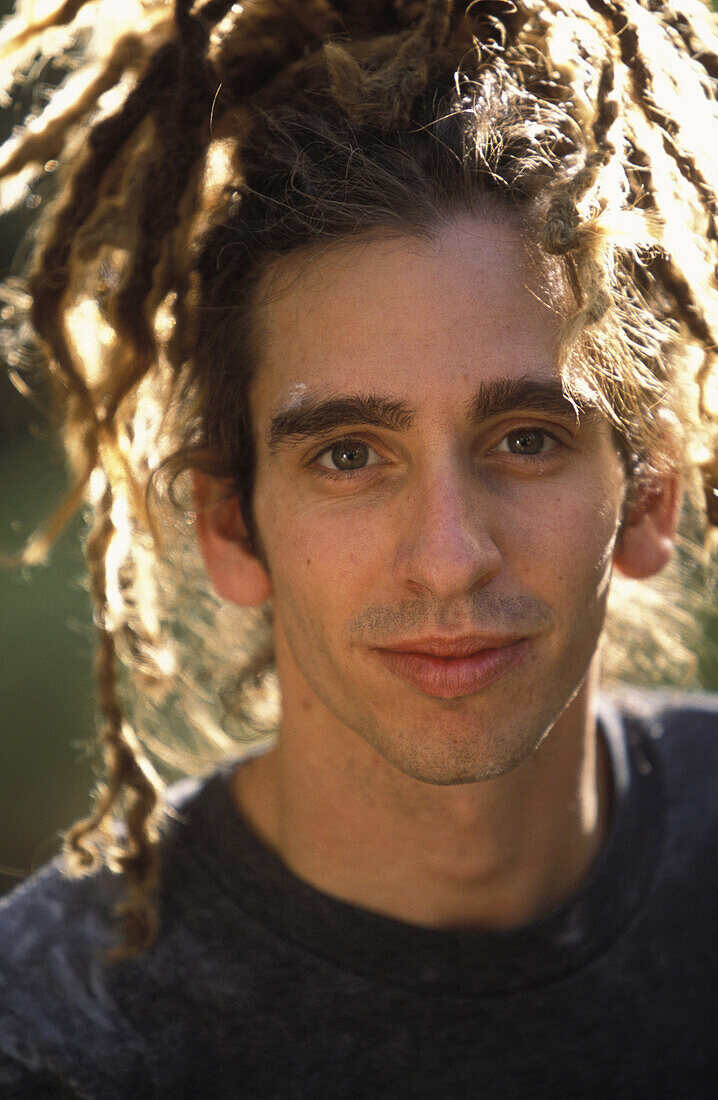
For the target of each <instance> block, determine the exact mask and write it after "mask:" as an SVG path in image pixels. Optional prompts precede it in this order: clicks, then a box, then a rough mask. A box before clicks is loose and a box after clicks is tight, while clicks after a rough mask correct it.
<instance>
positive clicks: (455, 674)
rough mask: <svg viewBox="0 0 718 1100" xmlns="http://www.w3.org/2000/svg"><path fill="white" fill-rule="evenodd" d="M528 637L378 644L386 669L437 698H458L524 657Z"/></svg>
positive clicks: (497, 677) (377, 651)
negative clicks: (386, 645)
mask: <svg viewBox="0 0 718 1100" xmlns="http://www.w3.org/2000/svg"><path fill="white" fill-rule="evenodd" d="M530 646H531V638H526V637H516V636H512V637H507V636H505V635H503V636H502V635H495V636H488V635H482V636H480V637H479V636H473V637H462V638H422V639H416V640H414V641H406V642H396V643H394V644H393V645H392V646H391V647H377V648H375V649H374V650H373V652H374V653H375V654H376V655H377V657H378V658H379V660H380V661H381V663H382V664H383V665H384V667H385V668H387V669H388V671H389V672H391V673H393V674H394V675H395V676H398V677H399V679H400V680H403V681H404V682H405V683H407V684H409V685H410V686H411V687H413V688H416V689H417V690H418V691H420V692H422V693H423V694H424V695H432V696H434V697H435V698H437V699H458V698H461V697H462V696H466V695H473V694H474V693H476V692H478V691H482V690H483V689H484V688H487V687H489V686H490V685H491V684H495V683H496V682H497V681H498V680H500V679H502V677H503V676H505V675H507V673H509V672H510V671H512V669H514V668H516V666H517V665H518V664H520V663H521V661H522V660H523V659H524V657H525V656H526V654H527V653H528V651H529V648H530Z"/></svg>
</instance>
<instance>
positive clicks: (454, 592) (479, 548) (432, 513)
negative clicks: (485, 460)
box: [396, 470, 501, 600]
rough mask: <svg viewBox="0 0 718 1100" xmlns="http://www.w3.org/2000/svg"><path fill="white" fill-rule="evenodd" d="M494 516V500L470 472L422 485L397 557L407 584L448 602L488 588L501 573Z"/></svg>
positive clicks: (448, 474)
mask: <svg viewBox="0 0 718 1100" xmlns="http://www.w3.org/2000/svg"><path fill="white" fill-rule="evenodd" d="M489 515H490V506H489V502H488V500H487V499H486V498H485V496H484V494H483V493H482V492H481V489H480V487H479V486H478V484H477V483H476V481H475V480H473V479H472V478H471V477H470V476H469V474H468V473H467V472H465V471H462V470H452V471H443V472H442V473H441V474H438V475H435V476H434V477H433V478H431V479H426V480H424V481H422V482H421V483H420V484H419V483H417V485H416V487H415V494H413V495H412V500H411V507H410V508H408V509H407V515H406V516H405V521H404V531H403V537H402V538H401V540H400V544H399V546H398V551H397V557H396V566H397V571H398V574H399V578H400V580H401V583H402V584H403V585H404V586H405V587H408V588H410V589H411V590H412V591H415V592H424V593H427V592H428V593H430V594H431V595H433V596H434V597H436V598H437V599H442V600H449V599H452V598H457V597H460V596H465V595H466V594H467V593H469V592H471V591H472V589H474V588H476V587H480V586H482V585H484V584H487V583H488V582H489V581H490V580H492V579H493V577H495V576H496V575H497V574H498V573H499V571H500V569H501V554H500V552H499V549H498V547H497V545H496V543H495V542H494V539H493V537H492V534H491V530H490V522H489Z"/></svg>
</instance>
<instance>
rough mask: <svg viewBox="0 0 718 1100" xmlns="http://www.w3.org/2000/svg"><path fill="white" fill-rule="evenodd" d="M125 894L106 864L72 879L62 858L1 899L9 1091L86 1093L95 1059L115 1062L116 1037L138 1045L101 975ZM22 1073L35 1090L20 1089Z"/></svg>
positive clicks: (1, 1013) (0, 1004) (1, 1053)
mask: <svg viewBox="0 0 718 1100" xmlns="http://www.w3.org/2000/svg"><path fill="white" fill-rule="evenodd" d="M121 893H122V884H121V881H120V880H119V879H118V877H117V876H115V875H112V874H110V873H109V872H108V871H106V870H101V871H99V872H97V873H96V874H93V875H90V876H88V877H87V878H81V879H76V878H70V877H68V876H67V875H65V874H64V873H63V870H62V865H61V863H60V862H59V861H56V862H55V863H53V864H51V865H49V866H48V867H47V868H45V869H44V870H43V871H41V872H40V873H39V874H37V875H35V876H33V878H32V879H30V880H28V882H26V883H25V884H23V885H22V886H21V887H19V888H18V889H17V890H15V891H13V893H12V894H10V896H9V897H7V898H5V899H3V901H2V902H1V903H0V1086H2V1089H3V1090H4V1091H2V1095H3V1096H4V1095H6V1094H7V1095H13V1092H12V1089H17V1090H19V1091H18V1092H17V1095H29V1094H31V1095H38V1096H42V1095H45V1093H43V1091H42V1088H45V1087H47V1089H48V1092H47V1093H46V1094H47V1095H53V1096H55V1095H57V1096H62V1095H65V1094H67V1095H73V1090H76V1091H78V1092H84V1091H85V1088H86V1087H87V1086H88V1085H89V1086H90V1087H94V1086H95V1085H97V1084H99V1081H100V1078H99V1077H98V1078H97V1079H96V1080H93V1070H92V1062H93V1061H96V1062H97V1063H98V1064H102V1063H103V1062H104V1061H105V1060H106V1059H107V1058H108V1056H109V1057H110V1059H111V1051H112V1050H113V1048H115V1047H116V1045H119V1043H121V1044H122V1046H123V1048H124V1049H125V1050H128V1049H129V1050H130V1051H131V1050H132V1048H133V1045H136V1043H134V1044H133V1041H132V1036H131V1035H128V1033H127V1027H126V1025H125V1024H124V1021H123V1018H122V1015H121V1014H120V1013H118V1012H117V1010H116V1007H115V1005H114V1003H113V1000H112V997H111V995H110V993H109V988H108V983H107V981H106V976H105V971H106V967H107V962H106V952H107V951H108V949H109V948H111V947H112V946H113V944H114V943H116V941H117V932H116V921H115V918H114V912H115V908H116V906H117V904H118V902H119V900H120V898H121ZM128 1042H129V1047H128V1045H127V1044H128ZM79 1067H84V1069H80V1068H79ZM76 1069H77V1073H76ZM83 1073H84V1074H85V1075H87V1074H88V1073H89V1078H88V1077H87V1076H85V1078H84V1079H83ZM25 1078H27V1080H28V1081H29V1080H32V1082H33V1084H32V1092H31V1093H28V1092H27V1091H26V1092H23V1091H22V1090H23V1089H24V1088H25V1087H26V1085H25V1084H24V1081H25ZM27 1087H28V1088H29V1085H28V1086H27ZM63 1089H64V1090H66V1093H65V1092H63Z"/></svg>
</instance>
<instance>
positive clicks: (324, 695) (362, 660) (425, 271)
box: [252, 217, 624, 783]
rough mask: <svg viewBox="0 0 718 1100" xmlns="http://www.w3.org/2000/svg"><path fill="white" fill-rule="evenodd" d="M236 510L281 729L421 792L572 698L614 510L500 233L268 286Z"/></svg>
mask: <svg viewBox="0 0 718 1100" xmlns="http://www.w3.org/2000/svg"><path fill="white" fill-rule="evenodd" d="M267 289H269V291H270V293H269V294H268V296H267V300H266V305H265V307H264V308H263V311H262V314H261V319H260V324H259V337H260V347H261V364H260V369H259V372H258V377H257V380H256V383H255V386H254V389H253V392H252V410H253V418H254V424H255V433H256V443H257V452H258V466H257V478H256V486H255V493H254V509H255V517H256V523H257V529H258V532H259V535H260V538H261V541H262V546H263V550H264V553H265V556H266V563H267V567H268V571H269V574H270V577H271V583H272V589H273V595H274V614H275V624H276V649H277V664H278V673H279V677H280V682H281V685H282V691H283V700H284V725H285V726H286V725H288V724H290V723H297V722H302V721H306V720H307V715H308V714H311V721H312V722H313V723H320V724H321V725H323V726H324V727H326V737H327V740H328V742H329V743H331V739H332V737H336V738H337V744H339V743H340V741H342V742H343V743H346V738H347V736H348V737H349V738H350V739H351V738H352V737H355V735H357V734H358V735H359V736H360V737H362V738H364V739H365V740H366V741H367V742H369V743H370V745H372V746H373V747H374V749H376V750H377V751H378V752H379V753H380V754H381V755H382V756H383V757H384V758H385V759H387V760H389V761H390V762H391V763H392V764H394V765H395V766H396V767H398V768H400V769H401V770H402V771H403V772H405V773H406V774H408V775H411V776H414V777H415V778H418V779H421V780H424V781H427V782H433V783H457V782H468V781H473V780H477V779H481V778H487V777H490V776H495V775H500V774H503V773H505V772H507V771H508V770H510V769H511V768H512V767H515V766H516V765H518V764H520V763H521V762H522V761H523V760H525V759H526V758H527V757H529V756H530V754H531V753H532V752H533V750H534V749H535V748H536V747H537V745H538V744H539V743H540V741H541V740H542V738H543V736H544V734H545V733H546V732H547V730H548V729H549V728H550V727H551V726H552V725H553V724H554V722H555V721H556V719H557V718H558V717H559V715H560V714H561V712H562V711H563V709H564V708H565V706H566V704H567V703H568V702H569V701H570V699H571V698H572V697H573V695H574V694H575V692H576V690H577V689H578V687H579V686H580V684H581V683H582V681H583V679H584V677H585V674H586V671H587V669H588V666H589V664H590V662H591V659H592V657H593V654H594V651H595V647H596V644H597V641H598V637H599V634H600V631H601V626H602V623H603V617H604V605H605V599H606V595H607V588H608V583H609V577H610V571H611V564H612V558H613V552H614V546H615V540H616V536H617V531H618V526H619V516H620V511H621V504H622V500H623V495H624V477H623V472H622V465H621V461H620V457H619V455H618V453H617V451H616V447H615V445H614V443H613V441H612V436H611V432H610V429H609V427H608V426H607V424H606V423H605V422H604V421H603V420H602V419H601V418H600V417H599V415H598V414H597V413H592V412H590V411H589V412H586V413H585V414H583V415H582V416H581V417H580V418H578V416H577V413H576V411H575V409H574V408H573V407H572V406H571V405H570V404H569V403H568V402H567V401H566V400H565V399H564V398H563V397H562V394H561V386H560V382H559V373H558V368H557V364H556V353H555V344H556V336H557V329H558V323H559V321H558V317H557V315H556V313H555V311H552V309H551V308H549V306H548V305H546V304H545V302H546V299H547V298H548V297H549V295H548V293H547V291H546V288H542V287H541V286H537V285H536V278H535V275H533V274H532V270H531V266H530V265H529V264H528V263H527V260H526V257H525V255H524V250H523V248H522V243H521V235H520V232H519V230H518V228H516V227H515V226H514V225H513V224H512V223H511V222H510V221H508V220H507V221H503V220H497V219H491V220H483V219H482V220H477V219H472V218H469V217H466V218H463V219H458V220H457V221H456V222H454V223H452V224H451V225H450V226H449V227H448V228H447V229H446V230H445V231H444V232H442V233H441V235H440V236H439V237H438V238H437V240H436V241H435V242H433V243H430V242H425V241H423V242H422V241H418V240H415V239H412V238H408V237H407V238H402V239H392V240H382V241H379V242H376V241H374V242H364V243H361V242H359V243H353V244H351V245H348V246H343V247H341V248H337V247H335V248H330V249H328V250H327V251H326V252H325V253H324V254H322V255H321V256H319V257H318V258H315V259H313V260H312V261H311V263H309V264H307V265H305V266H303V267H300V266H299V265H297V266H296V267H291V266H289V265H287V266H286V267H285V268H284V269H283V270H282V271H280V272H279V275H278V276H277V277H276V278H275V279H274V280H273V281H272V283H271V284H270V285H269V286H268V288H267Z"/></svg>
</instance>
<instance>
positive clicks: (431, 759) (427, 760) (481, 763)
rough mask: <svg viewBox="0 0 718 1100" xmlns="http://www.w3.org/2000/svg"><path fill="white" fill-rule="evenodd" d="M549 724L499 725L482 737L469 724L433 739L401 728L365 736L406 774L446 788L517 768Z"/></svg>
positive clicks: (475, 781)
mask: <svg viewBox="0 0 718 1100" xmlns="http://www.w3.org/2000/svg"><path fill="white" fill-rule="evenodd" d="M550 728H551V725H550V724H549V725H547V726H543V725H542V726H540V727H539V729H538V731H536V730H534V731H527V730H526V727H525V726H523V725H521V727H520V728H519V729H512V730H503V731H502V730H500V729H497V728H496V727H494V728H493V729H492V731H491V734H490V736H486V735H485V734H483V733H482V732H480V731H479V730H478V729H477V728H476V727H474V728H473V729H472V730H471V731H470V732H466V733H463V734H462V733H460V732H458V731H454V732H452V731H450V730H446V729H444V730H442V731H440V732H439V733H437V734H436V735H435V736H434V737H433V738H431V739H429V738H427V735H426V732H425V730H424V731H422V732H421V733H419V732H416V731H406V732H403V733H402V734H401V735H400V736H397V737H394V738H391V739H389V738H387V737H386V736H384V737H376V736H374V737H367V738H366V739H367V740H368V741H369V742H370V743H371V744H372V745H373V747H374V749H375V750H376V751H377V752H378V753H379V754H380V755H381V756H382V757H383V758H384V759H385V760H386V761H388V763H389V764H391V765H392V766H393V767H395V768H396V769H397V770H398V771H400V772H402V773H403V774H404V775H406V776H408V777H409V778H411V779H416V780H417V781H419V782H420V783H429V784H432V785H434V786H441V787H449V786H457V785H459V784H466V783H482V782H484V781H486V780H488V779H498V778H499V777H500V776H502V775H507V774H508V773H509V772H511V771H514V770H515V769H516V768H518V767H520V766H521V765H522V764H523V763H524V762H525V761H526V760H528V759H529V758H530V757H531V756H532V755H533V753H534V752H535V751H536V750H537V749H538V747H539V745H540V744H541V742H542V741H543V739H544V737H545V736H546V734H547V733H548V731H549V729H550Z"/></svg>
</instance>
